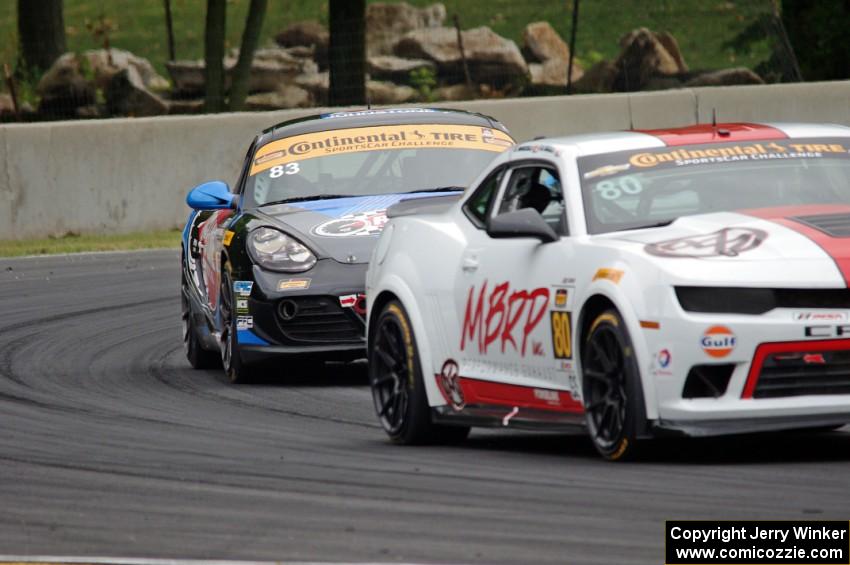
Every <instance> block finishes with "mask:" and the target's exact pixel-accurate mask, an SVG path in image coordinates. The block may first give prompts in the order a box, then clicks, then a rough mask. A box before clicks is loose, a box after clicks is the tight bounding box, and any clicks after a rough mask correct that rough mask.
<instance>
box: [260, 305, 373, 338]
mask: <svg viewBox="0 0 850 565" xmlns="http://www.w3.org/2000/svg"><path fill="white" fill-rule="evenodd" d="M276 320H277V324H278V327H279V328H280V331H281V333H282V334H283V336H284V337H285V338H287V339H289V340H291V341H296V342H310V343H339V342H355V343H356V342H362V341H363V340H364V335H365V328H366V325H365V321H364V319H363V317H362V316H360V315H359V314H357V313H356V312H355V311H354V309H353V308H343V307H341V306H340V305H339V298H338V297H336V296H301V297H294V298H286V299H283V300H280V301H279V302H278V304H277V316H276Z"/></svg>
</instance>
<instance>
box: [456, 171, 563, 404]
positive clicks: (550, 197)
mask: <svg viewBox="0 0 850 565" xmlns="http://www.w3.org/2000/svg"><path fill="white" fill-rule="evenodd" d="M494 173H496V176H494V175H491V177H492V178H491V177H488V179H485V181H484V182H482V184H481V185H480V186H479V187H478V189H476V191H475V192H474V193H473V194H472V195H471V196H470V198H469V199H468V200H467V201H466V202H465V204H464V206H463V211H464V214H465V216H466V221H467V223H466V224H465V225H464V226H463V227H462V229H463V231H464V234H465V236H466V237H465V242H466V247H465V249H464V250H463V251H462V254H461V259H460V263H461V264H460V265H459V268H458V273H456V277H455V284H454V311H455V312H456V315H457V318H456V323H457V324H458V325H459V327H460V329H461V332H460V339H459V342H458V343H457V344H456V347H455V348H454V355H455V359H456V360H457V363H458V365H459V368H458V371H459V374H460V375H462V376H463V377H465V378H468V379H474V380H479V381H486V382H491V383H500V384H502V385H510V386H513V387H516V386H519V387H525V388H526V389H533V390H532V391H530V392H531V393H533V395H536V396H538V397H539V398H538V399H539V400H541V401H543V402H544V403H546V402H551V403H552V404H555V405H559V406H560V405H562V400H561V398H562V396H564V395H561V394H559V393H558V392H557V391H569V390H572V391H574V392H575V378H574V372H573V367H572V358H573V351H572V343H573V342H572V336H571V334H572V314H571V312H570V310H569V307H570V303H571V300H572V298H573V297H572V294H573V292H572V290H573V288H574V283H575V280H574V274H573V272H572V270H571V268H570V265H571V264H572V262H573V260H574V250H573V245H572V243H571V241H570V239H569V237H567V236H568V234H569V229H568V226H567V224H566V214H565V210H564V198H563V191H562V189H561V183H560V178H561V176H560V174H559V171H558V168H557V166H556V165H555V164H554V163H552V162H548V161H539V160H523V161H517V162H513V163H510V164H509V165H508V166H507V167H506V168H505V169H504V170H502V171H494ZM488 181H489V184H488ZM523 208H533V209H536V210H537V211H538V212H539V213H540V214H541V215H542V216H543V219H544V220H546V222H547V223H548V224H549V225H550V227H552V228H553V230H555V232H556V234H558V235H559V236H562V237H560V240H558V241H555V242H550V243H542V242H541V241H540V240H539V239H535V238H531V237H510V238H493V237H491V236H489V235H488V234H487V229H486V228H487V222H489V221H490V219H491V218H493V217H496V216H499V215H503V214H508V213H510V212H514V211H517V210H521V209H523ZM490 390H491V392H494V394H498V393H499V391H498V387H497V388H493V387H490ZM506 392H508V393H510V392H511V391H506ZM515 392H516V390H514V391H513V393H515ZM526 392H529V390H526ZM565 398H567V399H569V395H566V396H565Z"/></svg>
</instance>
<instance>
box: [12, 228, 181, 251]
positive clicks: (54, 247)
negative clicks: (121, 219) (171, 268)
mask: <svg viewBox="0 0 850 565" xmlns="http://www.w3.org/2000/svg"><path fill="white" fill-rule="evenodd" d="M180 233H181V232H180V230H164V231H154V232H143V233H129V234H114V235H80V234H78V233H74V232H70V233H66V234H64V235H62V236H58V237H48V238H44V239H25V240H21V241H0V257H20V256H23V255H51V254H56V253H79V252H83V251H124V250H130V249H164V248H175V249H176V248H178V247H180Z"/></svg>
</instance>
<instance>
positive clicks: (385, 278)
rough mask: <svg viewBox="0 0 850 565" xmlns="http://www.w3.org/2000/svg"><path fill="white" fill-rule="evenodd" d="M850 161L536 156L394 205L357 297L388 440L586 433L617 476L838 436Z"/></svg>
mask: <svg viewBox="0 0 850 565" xmlns="http://www.w3.org/2000/svg"><path fill="white" fill-rule="evenodd" d="M848 151H850V128H844V127H839V126H827V125H801V124H785V125H756V124H724V125H715V126H710V125H698V126H692V127H688V128H681V129H674V130H663V131H662V130H655V131H629V132H620V133H609V134H593V135H583V136H575V137H564V138H558V139H549V140H538V141H533V142H528V143H524V144H521V145H519V146H516V147H515V148H514V149H512V150H511V151H508V152H506V153H505V154H503V155H501V156H500V157H498V158H497V159H496V160H495V161H494V162H493V163H492V164H491V165H490V166H489V167H488V168H487V169H486V170H485V171H484V172H483V173H482V175H481V176H480V177H479V179H478V180H477V181H476V182H474V183H473V185H472V188H471V189H470V190H469V191H468V192H466V193H465V194H464V195H463V196H451V197H443V198H438V199H431V200H430V201H429V203H427V204H424V203H417V202H416V201H408V202H404V203H400V204H397V205H395V206H393V207H392V208H390V209H389V211H388V218H389V222H388V224H387V226H386V227H385V230H384V233H383V235H382V236H381V238H380V240H379V242H378V245H377V246H376V248H375V250H374V252H373V256H372V259H371V264H370V268H369V270H368V273H367V282H366V292H367V295H368V297H369V304H368V340H369V361H370V368H369V379H370V384H371V389H372V394H373V398H374V404H375V408H376V410H377V414H378V418H379V420H380V422H381V424H382V425H383V427H384V429H385V431H386V432H387V433H388V434H389V436H390V437H391V438H392V439H393V440H395V441H396V442H399V443H421V442H429V441H451V440H458V439H460V438H463V437H465V435H466V434H467V433H468V431H469V427H470V426H505V427H517V428H543V429H561V428H568V427H574V426H582V427H585V428H586V429H587V432H588V434H589V436H590V438H591V439H592V441H593V443H594V445H595V447H596V449H597V450H598V451H599V453H600V454H601V455H602V456H603V457H605V458H607V459H610V460H618V459H625V458H628V457H630V456H633V455H635V453H636V450H638V447H639V446H640V445H641V444H642V443H643V442H642V440H644V439H648V438H651V437H654V436H657V435H661V434H677V435H693V436H699V435H720V434H734V433H744V432H760V431H770V430H784V429H801V428H833V427H840V426H842V425H843V424H845V423H847V422H850V339H848V338H850V290H848V283H850V153H849V152H848ZM422 242H428V244H427V245H423V244H422Z"/></svg>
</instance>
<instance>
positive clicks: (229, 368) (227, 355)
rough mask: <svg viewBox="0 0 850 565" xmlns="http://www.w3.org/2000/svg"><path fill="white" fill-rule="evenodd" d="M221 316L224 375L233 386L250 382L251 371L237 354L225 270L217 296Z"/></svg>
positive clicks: (229, 281) (230, 291)
mask: <svg viewBox="0 0 850 565" xmlns="http://www.w3.org/2000/svg"><path fill="white" fill-rule="evenodd" d="M219 303H220V304H219V312H220V315H221V364H222V366H223V367H224V373H225V374H226V375H227V378H228V379H230V382H232V383H234V384H240V383H247V382H250V380H251V378H252V376H253V375H252V371H251V370H250V368H249V367H248V366H246V365H245V364H244V363H243V362H242V356H241V354H240V352H239V339H238V334H237V328H236V316H235V315H234V313H233V305H234V304H235V303H236V299H235V298H234V292H233V280H232V278H231V276H230V271H229V269H227V268H223V269H222V274H221V294H220V296H219Z"/></svg>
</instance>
